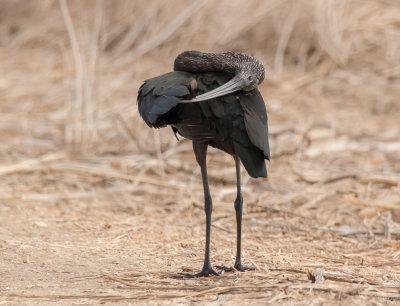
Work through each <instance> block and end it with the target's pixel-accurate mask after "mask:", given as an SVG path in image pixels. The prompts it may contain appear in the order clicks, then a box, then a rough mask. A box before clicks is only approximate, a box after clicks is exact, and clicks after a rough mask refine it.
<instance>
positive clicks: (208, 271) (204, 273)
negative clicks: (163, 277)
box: [174, 267, 220, 278]
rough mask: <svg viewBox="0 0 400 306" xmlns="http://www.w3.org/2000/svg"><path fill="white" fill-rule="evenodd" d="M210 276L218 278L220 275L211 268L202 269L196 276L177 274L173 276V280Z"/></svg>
mask: <svg viewBox="0 0 400 306" xmlns="http://www.w3.org/2000/svg"><path fill="white" fill-rule="evenodd" d="M210 275H215V276H219V275H220V274H219V273H218V272H215V271H214V270H213V268H211V267H203V269H202V270H201V272H199V273H196V274H190V273H179V274H178V275H176V276H174V278H197V277H204V276H205V277H208V276H210Z"/></svg>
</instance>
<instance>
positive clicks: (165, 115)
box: [138, 71, 270, 177]
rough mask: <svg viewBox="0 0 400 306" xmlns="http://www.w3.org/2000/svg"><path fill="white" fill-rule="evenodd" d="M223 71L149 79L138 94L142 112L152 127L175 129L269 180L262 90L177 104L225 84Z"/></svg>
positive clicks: (183, 73)
mask: <svg viewBox="0 0 400 306" xmlns="http://www.w3.org/2000/svg"><path fill="white" fill-rule="evenodd" d="M231 77H232V75H230V74H228V73H223V72H209V73H196V74H192V73H187V72H181V71H175V72H171V73H167V74H165V75H162V76H159V77H156V78H153V79H149V80H146V81H145V83H144V84H143V86H142V87H141V89H140V91H139V96H138V106H139V112H140V114H141V116H142V117H143V119H144V120H145V122H146V123H147V124H148V125H149V126H152V127H163V126H166V125H171V126H172V128H173V130H174V131H175V132H177V133H179V134H180V135H182V136H183V137H185V138H188V139H191V140H194V141H199V142H207V143H208V144H209V145H211V146H214V147H216V148H219V149H221V150H223V151H225V152H227V153H229V154H236V155H238V156H239V158H240V159H241V161H242V163H243V165H244V167H245V168H246V170H247V172H248V173H249V174H250V175H251V176H252V177H266V176H267V171H266V166H265V159H269V157H270V153H269V145H268V125H267V123H268V122H267V112H266V109H265V105H264V101H263V99H262V96H261V94H260V92H259V91H258V89H255V90H252V91H249V92H244V91H239V92H236V93H233V94H229V95H226V96H222V97H218V98H215V99H211V100H207V101H202V102H198V103H179V99H181V98H191V97H193V96H197V95H199V94H203V93H205V92H208V91H210V90H212V89H214V88H216V87H218V86H221V85H223V84H224V83H226V82H227V81H229V79H230V78H231Z"/></svg>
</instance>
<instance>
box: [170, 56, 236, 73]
mask: <svg viewBox="0 0 400 306" xmlns="http://www.w3.org/2000/svg"><path fill="white" fill-rule="evenodd" d="M174 70H175V71H187V72H214V71H220V72H228V73H232V74H236V73H237V72H238V71H239V70H240V66H239V65H238V64H237V62H236V61H234V59H233V58H232V52H227V53H219V54H217V53H203V52H199V51H186V52H183V53H181V54H180V55H178V57H177V58H176V59H175V63H174Z"/></svg>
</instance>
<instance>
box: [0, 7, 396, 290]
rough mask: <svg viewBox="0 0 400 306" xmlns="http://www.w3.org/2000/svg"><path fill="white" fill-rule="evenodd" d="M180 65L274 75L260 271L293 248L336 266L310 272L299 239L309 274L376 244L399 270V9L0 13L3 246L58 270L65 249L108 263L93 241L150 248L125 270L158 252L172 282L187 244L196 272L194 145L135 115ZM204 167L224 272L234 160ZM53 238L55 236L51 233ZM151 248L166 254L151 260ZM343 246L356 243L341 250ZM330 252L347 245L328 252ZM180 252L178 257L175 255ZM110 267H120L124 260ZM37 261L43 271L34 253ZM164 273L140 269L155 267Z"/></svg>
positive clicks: (256, 210)
mask: <svg viewBox="0 0 400 306" xmlns="http://www.w3.org/2000/svg"><path fill="white" fill-rule="evenodd" d="M185 50H199V51H203V52H223V51H227V50H232V51H240V52H244V53H249V54H251V55H253V56H255V57H256V58H258V59H260V60H261V61H262V62H263V63H264V65H265V67H266V71H267V74H266V80H265V81H264V82H263V84H261V85H260V90H261V92H262V94H263V96H264V100H265V103H266V107H267V111H268V114H269V125H270V132H271V133H270V146H271V150H272V159H271V162H270V163H269V165H268V171H269V179H266V180H262V179H260V180H253V179H251V178H249V177H248V176H247V174H246V173H245V172H243V175H244V198H245V205H246V207H247V208H246V212H245V215H246V217H245V225H244V232H247V235H248V236H247V241H246V240H245V242H244V243H245V244H247V246H248V250H249V251H248V253H246V254H247V255H251V256H249V257H251V258H253V259H254V261H255V262H256V263H257V264H258V266H259V268H260V269H261V271H263V270H262V269H263V267H268V266H270V265H271V264H272V263H273V264H276V263H277V262H279V260H280V259H278V255H276V254H277V252H278V250H279V251H280V250H281V249H282V248H285V247H282V245H285V246H287V251H288V252H292V251H290V250H292V249H293V248H294V247H295V245H296V244H293V239H294V240H296V239H300V240H301V239H302V237H303V236H304V237H305V236H307V235H308V236H307V237H309V235H311V236H313V237H315V239H320V241H319V243H320V244H322V245H324V248H325V249H326V254H325V256H326V257H324V258H325V259H323V260H322V259H321V258H320V257H318V258H319V259H316V258H315V257H314V255H315V253H313V249H312V248H311V247H310V248H309V249H307V250H306V249H305V248H304V246H305V245H307V242H306V241H308V240H307V239H306V238H304V239H305V240H304V241H303V246H302V247H301V248H300V249H298V250H297V253H296V255H293V256H294V257H290V258H291V260H292V264H294V263H293V262H295V261H297V263H298V264H299V267H305V266H306V263H305V261H307V260H308V259H305V258H309V260H310V262H311V261H313V262H316V261H318V260H322V261H323V262H324V266H329V264H330V263H332V261H331V259H332V258H331V257H330V256H331V254H337V252H339V253H343V252H344V253H345V252H347V251H349V252H350V250H352V251H354V253H357V252H360V253H363V252H365V251H366V249H368V248H369V247H368V245H370V244H371V243H373V242H374V243H376V244H377V245H378V246H379V247H377V249H376V252H377V253H376V254H375V255H376V256H378V255H379V256H386V257H387V260H389V261H390V260H395V259H396V260H397V261H398V259H399V256H400V255H399V251H398V250H399V248H400V245H399V243H398V242H399V241H398V239H400V226H399V223H400V187H399V181H400V176H399V173H400V140H399V135H400V124H399V118H400V101H399V97H400V2H399V1H397V0H368V1H365V0H326V1H319V0H280V1H278V0H262V1H261V0H248V1H239V0H229V1H228V0H220V1H210V0H196V1H184V0H171V1H161V0H147V1H139V0H137V1H136V0H134V1H129V0H115V1H101V0H97V1H95V0H85V1H78V0H60V1H57V0H40V1H39V0H37V1H35V0H32V1H24V0H0V135H1V138H0V139H1V142H0V191H1V195H0V207H1V209H2V211H3V212H4V214H2V215H3V217H1V218H2V219H3V220H2V224H3V226H5V227H4V228H3V231H2V232H0V235H2V236H3V240H4V241H6V240H7V239H8V238H9V239H11V238H10V237H13V238H12V239H14V240H15V239H16V240H18V239H19V240H18V241H19V242H20V243H25V242H26V241H28V240H29V239H30V240H29V241H32V239H33V240H34V241H36V243H37V244H38V245H41V243H44V242H43V240H45V241H47V243H50V242H51V243H53V244H54V252H56V253H57V254H59V255H60V254H61V251H62V249H58V248H57V246H56V243H58V242H60V241H63V243H67V244H68V241H69V242H70V243H71V245H74V244H73V243H74V242H73V241H77V240H79V241H81V249H80V250H81V251H80V252H82V250H83V249H85V248H86V249H87V248H96V247H98V248H100V249H102V250H103V251H104V250H105V249H107V246H108V245H109V244H107V245H103V244H102V242H101V241H98V242H97V244H96V245H93V244H91V243H92V242H90V241H93V240H91V238H92V237H99V236H100V237H103V238H104V241H106V242H107V241H108V242H107V243H109V240H107V239H114V238H115V237H119V238H118V239H117V242H118V243H121V247H120V249H119V252H135V251H128V250H126V249H125V247H126V245H127V244H128V245H129V244H132V243H136V244H139V249H140V248H141V249H140V250H141V251H140V252H139V253H134V254H130V256H131V258H137V257H138V256H139V257H141V256H142V255H143V254H147V255H148V256H149V257H151V256H152V255H151V254H153V252H160V250H163V256H165V258H164V257H163V258H164V259H162V260H164V261H162V260H161V259H160V260H161V262H157V264H159V265H161V266H162V265H164V267H165V266H168V269H170V270H171V271H177V270H179V269H181V268H182V266H181V265H183V266H184V267H183V268H185V267H187V266H189V261H188V262H185V260H189V259H188V258H187V257H188V253H187V252H189V251H187V252H186V253H185V252H184V251H182V248H183V249H184V248H185V245H186V246H189V247H188V248H190V249H191V250H195V251H193V252H195V253H194V254H195V255H196V256H197V257H195V258H196V259H195V260H196V265H198V266H199V267H200V265H201V260H202V258H201V254H202V242H201V241H202V239H203V222H204V220H203V218H204V216H203V209H202V205H203V202H202V201H203V198H202V185H201V180H200V176H199V169H198V167H197V165H196V163H195V160H194V156H193V153H192V149H191V143H190V142H189V141H187V140H181V141H179V142H178V141H176V139H175V137H174V135H173V133H172V132H171V130H170V129H161V130H152V129H149V128H148V127H147V126H146V125H145V123H144V122H143V121H142V120H141V118H140V117H139V115H138V111H137V106H136V96H137V91H138V88H139V86H140V85H141V84H142V81H143V80H145V79H147V78H150V77H153V76H156V75H159V74H162V73H165V72H168V71H171V70H172V68H173V61H174V59H175V57H176V56H177V55H178V54H179V53H181V52H183V51H185ZM209 160H210V162H209V167H210V170H209V175H210V180H211V182H210V185H211V189H212V194H213V196H214V203H215V210H217V212H216V213H215V214H214V215H215V219H216V224H217V225H216V226H217V227H218V226H219V228H214V229H213V230H215V231H217V233H218V235H219V236H218V238H213V239H216V240H215V241H216V243H218V246H219V253H215V252H216V250H214V254H215V256H216V257H214V260H215V259H219V258H222V260H228V261H229V260H231V259H230V258H231V257H230V254H233V251H232V249H231V247H232V246H233V245H234V241H235V240H234V237H235V235H234V233H235V219H234V213H233V200H234V198H235V190H236V189H235V188H234V187H235V174H234V173H235V169H234V163H233V160H232V158H231V157H230V156H227V155H225V154H223V153H221V152H218V151H216V150H212V149H211V151H210V154H209ZM21 220H25V221H24V222H21ZM77 224H78V225H77ZM134 224H137V225H138V226H139V224H142V225H143V224H146V226H147V228H146V229H143V228H142V227H134V226H133V225H134ZM165 224H167V225H168V226H166V227H165V226H164V225H165ZM188 225H191V226H192V227H193V228H191V229H190V231H192V232H190V231H189V232H190V233H189V232H188V228H187V226H188ZM5 228H7V229H5ZM221 228H222V230H221ZM49 229H51V232H53V233H54V235H53V236H48V235H47V234H46V235H45V236H43V235H44V234H45V233H48V232H49ZM218 231H219V232H218ZM27 232H29V233H30V234H29V238H28V236H27V234H26V233H27ZM282 232H283V233H289V234H288V236H285V237H282V236H281V235H282ZM304 233H306V234H304ZM140 235H153V237H154V239H155V241H153V242H152V244H146V245H144V244H143V245H141V244H140V242H138V238H137V237H140ZM185 235H186V236H185ZM224 235H225V236H224ZM245 235H246V234H245ZM283 235H284V234H283ZM291 235H293V236H291ZM298 235H300V238H299V236H298ZM314 235H315V236H314ZM332 235H333V236H332ZM335 235H336V236H335ZM341 235H346V237H347V235H353V236H351V238H346V239H348V240H347V242H343V239H342V238H341V237H342V236H341ZM357 235H359V236H357ZM7 237H8V238H7ZM43 237H45V238H43ZM171 237H172V238H171ZM245 237H246V236H245ZM317 237H318V238H317ZM328 237H329V239H337V241H338V244H337V245H335V249H334V250H333V249H330V247H333V246H332V245H330V244H329V243H328V242H326V241H325V240H324V239H328ZM332 237H333V238H332ZM0 238H1V236H0ZM35 239H36V240H35ZM171 239H172V240H174V239H176V240H177V241H178V240H179V241H184V243H183V246H182V245H180V246H179V245H177V244H175V245H173V246H170V245H169V244H168V243H169V241H170V240H171ZM245 239H246V238H245ZM285 239H286V240H285ZM351 239H353V240H352V242H351V241H350V240H351ZM0 240H1V239H0ZM139 240H140V239H139ZM24 241H25V242H24ZM49 241H50V242H49ZM112 241H114V240H112ZM265 241H268V245H269V248H268V249H265V248H264V244H265ZM296 241H297V240H296ZM360 241H363V244H362V245H360V244H359V242H360ZM86 242H87V243H86ZM106 242H104V243H106ZM114 242H115V241H114ZM117 242H115V243H116V244H115V245H114V247H115V248H118V244H117ZM167 242H168V243H167ZM26 243H28V242H26ZM177 243H178V242H177ZM340 243H343V245H341V244H340ZM4 245H5V246H4V250H6V253H4V252H3V254H9V256H15V254H16V251H15V249H14V247H13V245H12V244H7V243H5V244H4ZM290 246H291V247H290ZM225 247H226V248H225ZM358 247H359V249H357V248H358ZM46 248H49V245H47V247H46ZM75 248H77V250H79V248H80V247H77V246H75ZM176 248H178V249H176ZM274 248H275V249H274ZM337 248H338V249H339V251H337V250H338V249H337ZM96 250H97V249H93V252H94V253H96ZM107 250H108V249H107ZM42 251H43V254H45V253H46V252H45V248H44V247H43V250H42ZM175 251H176V254H175V253H174V252H175ZM7 252H8V253H7ZM58 252H60V253H58ZM104 252H105V254H106V256H108V257H107V258H112V256H113V255H115V258H114V261H115V260H118V258H120V256H121V254H120V253H118V254H116V253H113V252H114V249H113V251H110V252H111V253H107V251H104ZM265 252H267V253H268V254H269V255H268V256H265V254H266V253H265ZM318 252H322V251H321V250H319V251H318ZM324 252H325V251H324ZM63 254H64V253H63ZM172 254H175V255H174V256H176V257H175V258H174V259H171V256H172ZM190 254H191V253H190ZM363 254H364V253H363ZM4 256H6V255H4ZM30 256H31V257H30V258H31V259H30V260H31V262H35V259H34V258H37V260H38V261H40V256H41V255H40V251H38V253H37V254H36V255H35V254H31V255H30ZM60 256H61V255H60ZM63 256H70V258H69V259H70V260H72V261H73V260H74V258H75V257H74V256H75V255H74V254H72V253H71V254H70V255H68V254H64V255H63ZM135 256H136V257H135ZM143 256H144V255H143ZM179 256H180V257H179ZM218 256H220V257H218ZM224 256H225V257H224ZM274 256H277V257H276V258H275V257H274ZM304 256H305V257H304ZM307 256H308V257H307ZM332 256H333V255H332ZM360 256H361V255H360ZM144 257H146V256H144ZM161 257H162V256H161V255H160V258H161ZM266 257H267V258H266ZM339 257H340V256H339ZM124 258H125V257H124ZM351 258H356V259H357V260H358V261H357V262H360V257H357V256H356V257H351ZM381 258H382V257H381ZM125 259H126V258H125ZM356 259H354V260H356ZM110 260H111V259H110ZM132 260H133V259H132ZM171 260H172V261H171ZM191 260H194V258H193V256H192V259H191ZM324 260H325V261H324ZM363 260H365V261H367V262H368V260H371V261H374V260H375V259H373V258H371V259H368V258H364V259H363ZM88 261H90V262H93V258H91V257H90V256H88ZM271 261H272V263H271ZM350 261H351V260H350ZM182 262H184V263H183V264H182ZM63 263H64V261H60V262H59V263H58V264H59V265H60V266H62V265H63ZM94 263H96V261H94ZM152 263H154V262H153V261H152V260H150V259H149V260H148V261H144V264H145V265H147V266H143V269H147V270H149V269H150V268H149V266H151V264H152ZM53 264H54V265H57V260H54V263H53ZM129 264H130V262H129V260H127V261H126V266H123V267H122V266H120V268H121V270H122V268H124V269H127V267H129ZM101 265H102V266H103V265H104V261H103V262H102V263H101ZM185 265H186V266H185ZM105 266H107V265H105ZM151 267H152V269H154V271H159V270H162V269H160V266H151ZM92 268H93V271H95V270H96V269H98V268H99V267H98V266H96V265H95V264H94V266H93V267H92ZM34 269H35V268H34V267H33V266H32V271H33V270H34ZM85 269H89V268H88V267H86V268H85ZM265 269H267V268H265ZM299 269H300V270H301V268H299ZM334 269H336V270H337V269H338V267H337V266H336V267H334ZM377 269H378V268H377ZM89 270H90V269H89ZM117 270H118V269H117ZM40 271H41V272H40V273H45V272H46V271H47V270H46V268H43V269H42V270H40ZM302 271H303V270H302ZM26 273H27V272H26ZM26 273H25V274H26ZM77 273H79V271H77ZM349 273H350V272H349ZM371 273H372V272H371ZM374 273H376V274H374V275H375V276H374V277H378V276H379V275H381V274H379V273H382V275H383V274H384V275H390V272H388V271H386V270H379V271H378V270H377V271H375V272H374ZM27 274H29V273H27ZM55 274H57V273H55ZM353 276H354V275H353ZM364 276H365V275H363V277H364ZM360 277H361V276H360ZM379 277H380V276H379ZM388 277H389V276H388ZM27 279H29V277H27ZM388 281H390V277H389V280H388ZM59 282H60V283H62V282H63V279H62V277H61V276H60V279H59ZM21 286H22V285H21ZM16 288H18V286H17V287H16ZM21 288H22V287H21ZM42 288H47V287H46V283H45V281H44V283H43V285H42ZM76 290H78V289H76ZM93 290H95V289H93ZM17 291H18V290H17Z"/></svg>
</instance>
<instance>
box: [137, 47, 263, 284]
mask: <svg viewBox="0 0 400 306" xmlns="http://www.w3.org/2000/svg"><path fill="white" fill-rule="evenodd" d="M264 78H265V70H264V66H263V65H262V64H261V63H260V61H258V60H257V59H255V58H254V57H252V56H250V55H247V54H244V53H240V52H233V51H228V52H223V53H205V52H200V51H185V52H183V53H181V54H179V55H178V56H177V57H176V59H175V61H174V70H173V71H172V72H168V73H165V74H163V75H160V76H157V77H154V78H151V79H148V80H145V81H144V83H143V84H142V86H141V87H140V88H139V91H138V98H137V105H138V111H139V114H140V116H141V117H142V119H143V120H144V121H145V123H146V124H147V125H148V126H149V127H151V128H163V127H166V126H170V127H171V128H172V131H173V133H174V134H175V137H176V138H178V135H179V136H181V137H184V138H187V139H189V140H191V141H192V143H193V151H194V155H195V158H196V161H197V163H198V164H199V166H200V170H201V177H202V183H203V189H204V210H205V215H206V241H205V256H204V264H203V268H202V270H201V271H200V272H199V273H196V274H189V273H180V274H179V275H180V276H182V277H188V278H194V277H203V276H211V275H220V273H218V272H216V271H215V270H214V269H213V267H212V265H211V261H210V233H211V215H212V208H213V204H212V197H211V194H210V188H209V184H208V175H207V163H206V155H207V148H208V146H211V147H214V148H217V149H220V150H222V151H223V152H225V153H228V154H230V155H231V156H233V158H234V161H235V167H236V186H237V195H236V199H235V202H234V208H235V212H236V223H237V242H236V259H235V263H234V269H235V270H237V271H241V272H244V271H245V270H254V268H253V267H246V266H244V265H242V261H241V232H242V210H243V196H242V192H241V175H240V164H241V163H242V164H243V165H244V168H245V169H246V171H247V172H248V174H249V175H250V176H251V177H253V178H258V177H267V168H266V164H265V160H268V161H269V160H270V148H269V142H268V117H267V111H266V107H265V104H264V100H263V97H262V95H261V93H260V91H259V90H258V85H260V84H261V82H262V81H263V80H264ZM216 268H217V269H222V270H224V271H232V270H233V268H228V267H226V266H216ZM221 272H222V271H221Z"/></svg>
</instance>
